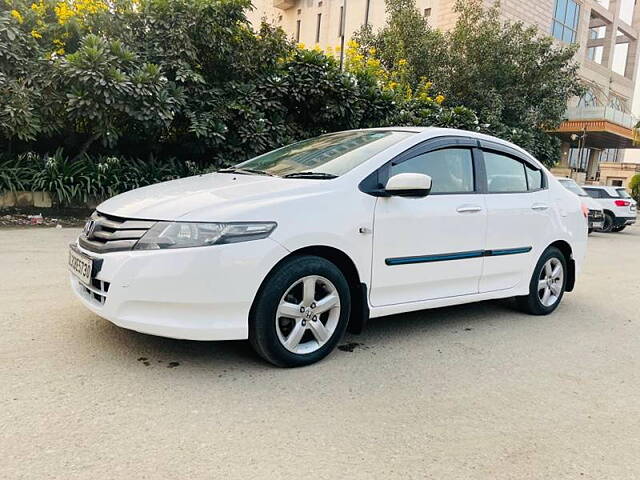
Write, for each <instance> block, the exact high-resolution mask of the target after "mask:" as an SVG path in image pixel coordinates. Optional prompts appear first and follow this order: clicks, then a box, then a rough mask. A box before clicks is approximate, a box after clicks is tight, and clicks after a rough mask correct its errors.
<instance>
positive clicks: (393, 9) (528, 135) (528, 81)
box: [358, 0, 583, 164]
mask: <svg viewBox="0 0 640 480" xmlns="http://www.w3.org/2000/svg"><path fill="white" fill-rule="evenodd" d="M387 10H388V12H389V13H390V16H389V20H388V22H387V25H386V26H385V27H384V28H383V29H381V30H380V31H378V32H372V31H371V30H369V29H364V30H362V31H361V32H360V33H359V35H358V40H359V42H360V44H361V47H360V48H361V51H362V52H363V53H364V54H367V52H369V51H370V49H371V48H374V49H376V50H377V51H378V52H380V58H381V60H382V64H383V65H384V66H385V68H387V69H389V70H391V69H397V68H398V65H399V64H400V62H403V61H406V62H407V64H408V65H407V68H408V70H409V72H410V75H409V78H410V82H411V86H412V87H413V88H417V86H418V85H419V83H420V82H421V81H422V80H421V79H422V78H423V77H427V78H428V79H429V80H430V81H432V82H433V83H434V88H435V89H436V90H437V91H439V92H442V93H443V94H444V96H445V97H446V99H447V102H448V103H449V104H452V105H464V106H465V107H467V108H469V109H471V110H473V111H475V112H476V113H477V115H478V117H479V119H480V125H481V127H482V129H483V130H484V131H486V132H488V133H492V134H494V135H497V136H499V137H502V138H505V139H507V140H511V141H513V142H514V143H517V144H519V145H520V146H522V147H523V148H526V149H527V150H529V151H530V152H532V153H533V154H534V155H536V156H537V157H538V158H539V159H540V160H542V161H543V162H545V163H547V164H553V163H554V162H555V161H556V160H557V159H558V158H559V141H558V140H557V139H556V138H554V137H552V136H549V135H547V134H546V133H545V131H546V130H548V129H552V128H555V127H557V126H558V125H559V124H560V122H561V121H562V119H563V116H564V112H565V110H566V105H567V101H568V100H569V99H570V98H571V97H573V96H576V95H580V94H581V93H582V91H583V87H582V86H581V84H580V82H579V79H578V75H577V69H578V66H577V64H575V63H574V62H573V60H572V59H573V55H574V54H575V50H576V47H575V46H570V47H560V46H557V45H556V44H554V42H553V40H552V39H551V38H550V37H549V36H548V35H544V34H541V33H540V32H539V31H538V30H537V29H536V28H535V27H525V26H524V25H523V24H522V23H509V22H506V23H505V22H503V21H502V20H501V19H500V17H499V7H498V6H497V5H495V6H493V7H492V8H490V9H484V8H483V7H482V2H481V1H480V0H465V1H462V0H458V1H457V2H456V11H457V13H458V15H459V17H458V20H457V23H456V25H455V27H454V28H453V30H452V31H451V32H448V33H447V34H441V33H439V32H437V31H435V30H433V29H431V28H430V27H429V25H428V24H427V23H426V21H425V20H423V19H422V18H421V16H420V13H419V12H418V10H417V9H416V8H415V2H414V0H387Z"/></svg>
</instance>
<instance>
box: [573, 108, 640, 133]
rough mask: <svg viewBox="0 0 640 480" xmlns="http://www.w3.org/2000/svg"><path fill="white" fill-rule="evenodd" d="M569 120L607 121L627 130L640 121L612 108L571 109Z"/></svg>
mask: <svg viewBox="0 0 640 480" xmlns="http://www.w3.org/2000/svg"><path fill="white" fill-rule="evenodd" d="M566 117H567V120H569V121H575V120H606V121H608V122H611V123H615V124H616V125H620V126H622V127H626V128H634V127H635V125H636V124H637V123H638V119H637V118H635V117H634V116H633V115H629V114H628V113H624V112H621V111H620V110H617V109H615V108H611V107H571V108H568V109H567V112H566Z"/></svg>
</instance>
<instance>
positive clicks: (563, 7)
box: [551, 0, 580, 43]
mask: <svg viewBox="0 0 640 480" xmlns="http://www.w3.org/2000/svg"><path fill="white" fill-rule="evenodd" d="M579 18H580V5H578V4H577V3H576V2H575V1H574V0H556V8H555V11H554V14H553V27H552V30H551V33H552V34H553V36H554V37H555V38H557V39H558V40H561V41H563V42H566V43H573V42H575V41H576V32H577V30H578V20H579Z"/></svg>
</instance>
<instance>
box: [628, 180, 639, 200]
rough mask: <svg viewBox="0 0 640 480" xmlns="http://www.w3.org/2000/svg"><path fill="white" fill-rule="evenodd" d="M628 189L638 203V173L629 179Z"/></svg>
mask: <svg viewBox="0 0 640 480" xmlns="http://www.w3.org/2000/svg"><path fill="white" fill-rule="evenodd" d="M629 189H630V190H631V195H632V196H633V198H635V199H636V201H637V202H639V203H640V173H636V174H635V175H634V176H633V177H631V180H629Z"/></svg>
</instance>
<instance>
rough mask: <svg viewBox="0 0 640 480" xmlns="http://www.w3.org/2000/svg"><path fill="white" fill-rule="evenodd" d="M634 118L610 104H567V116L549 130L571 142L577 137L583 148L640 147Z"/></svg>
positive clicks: (574, 141)
mask: <svg viewBox="0 0 640 480" xmlns="http://www.w3.org/2000/svg"><path fill="white" fill-rule="evenodd" d="M636 123H637V122H636V121H635V119H634V118H633V117H632V116H631V115H629V114H626V113H623V112H621V111H619V110H616V109H613V108H610V107H588V108H570V109H568V110H567V120H566V121H564V122H562V124H560V126H559V127H558V128H557V129H555V130H551V131H549V133H551V134H552V135H556V136H558V137H560V138H561V139H562V140H563V141H565V142H567V143H569V144H572V143H576V139H577V138H580V140H581V146H582V147H583V148H596V149H606V148H618V149H622V148H640V141H639V140H640V138H639V137H638V130H637V129H636V128H635V126H636Z"/></svg>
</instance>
